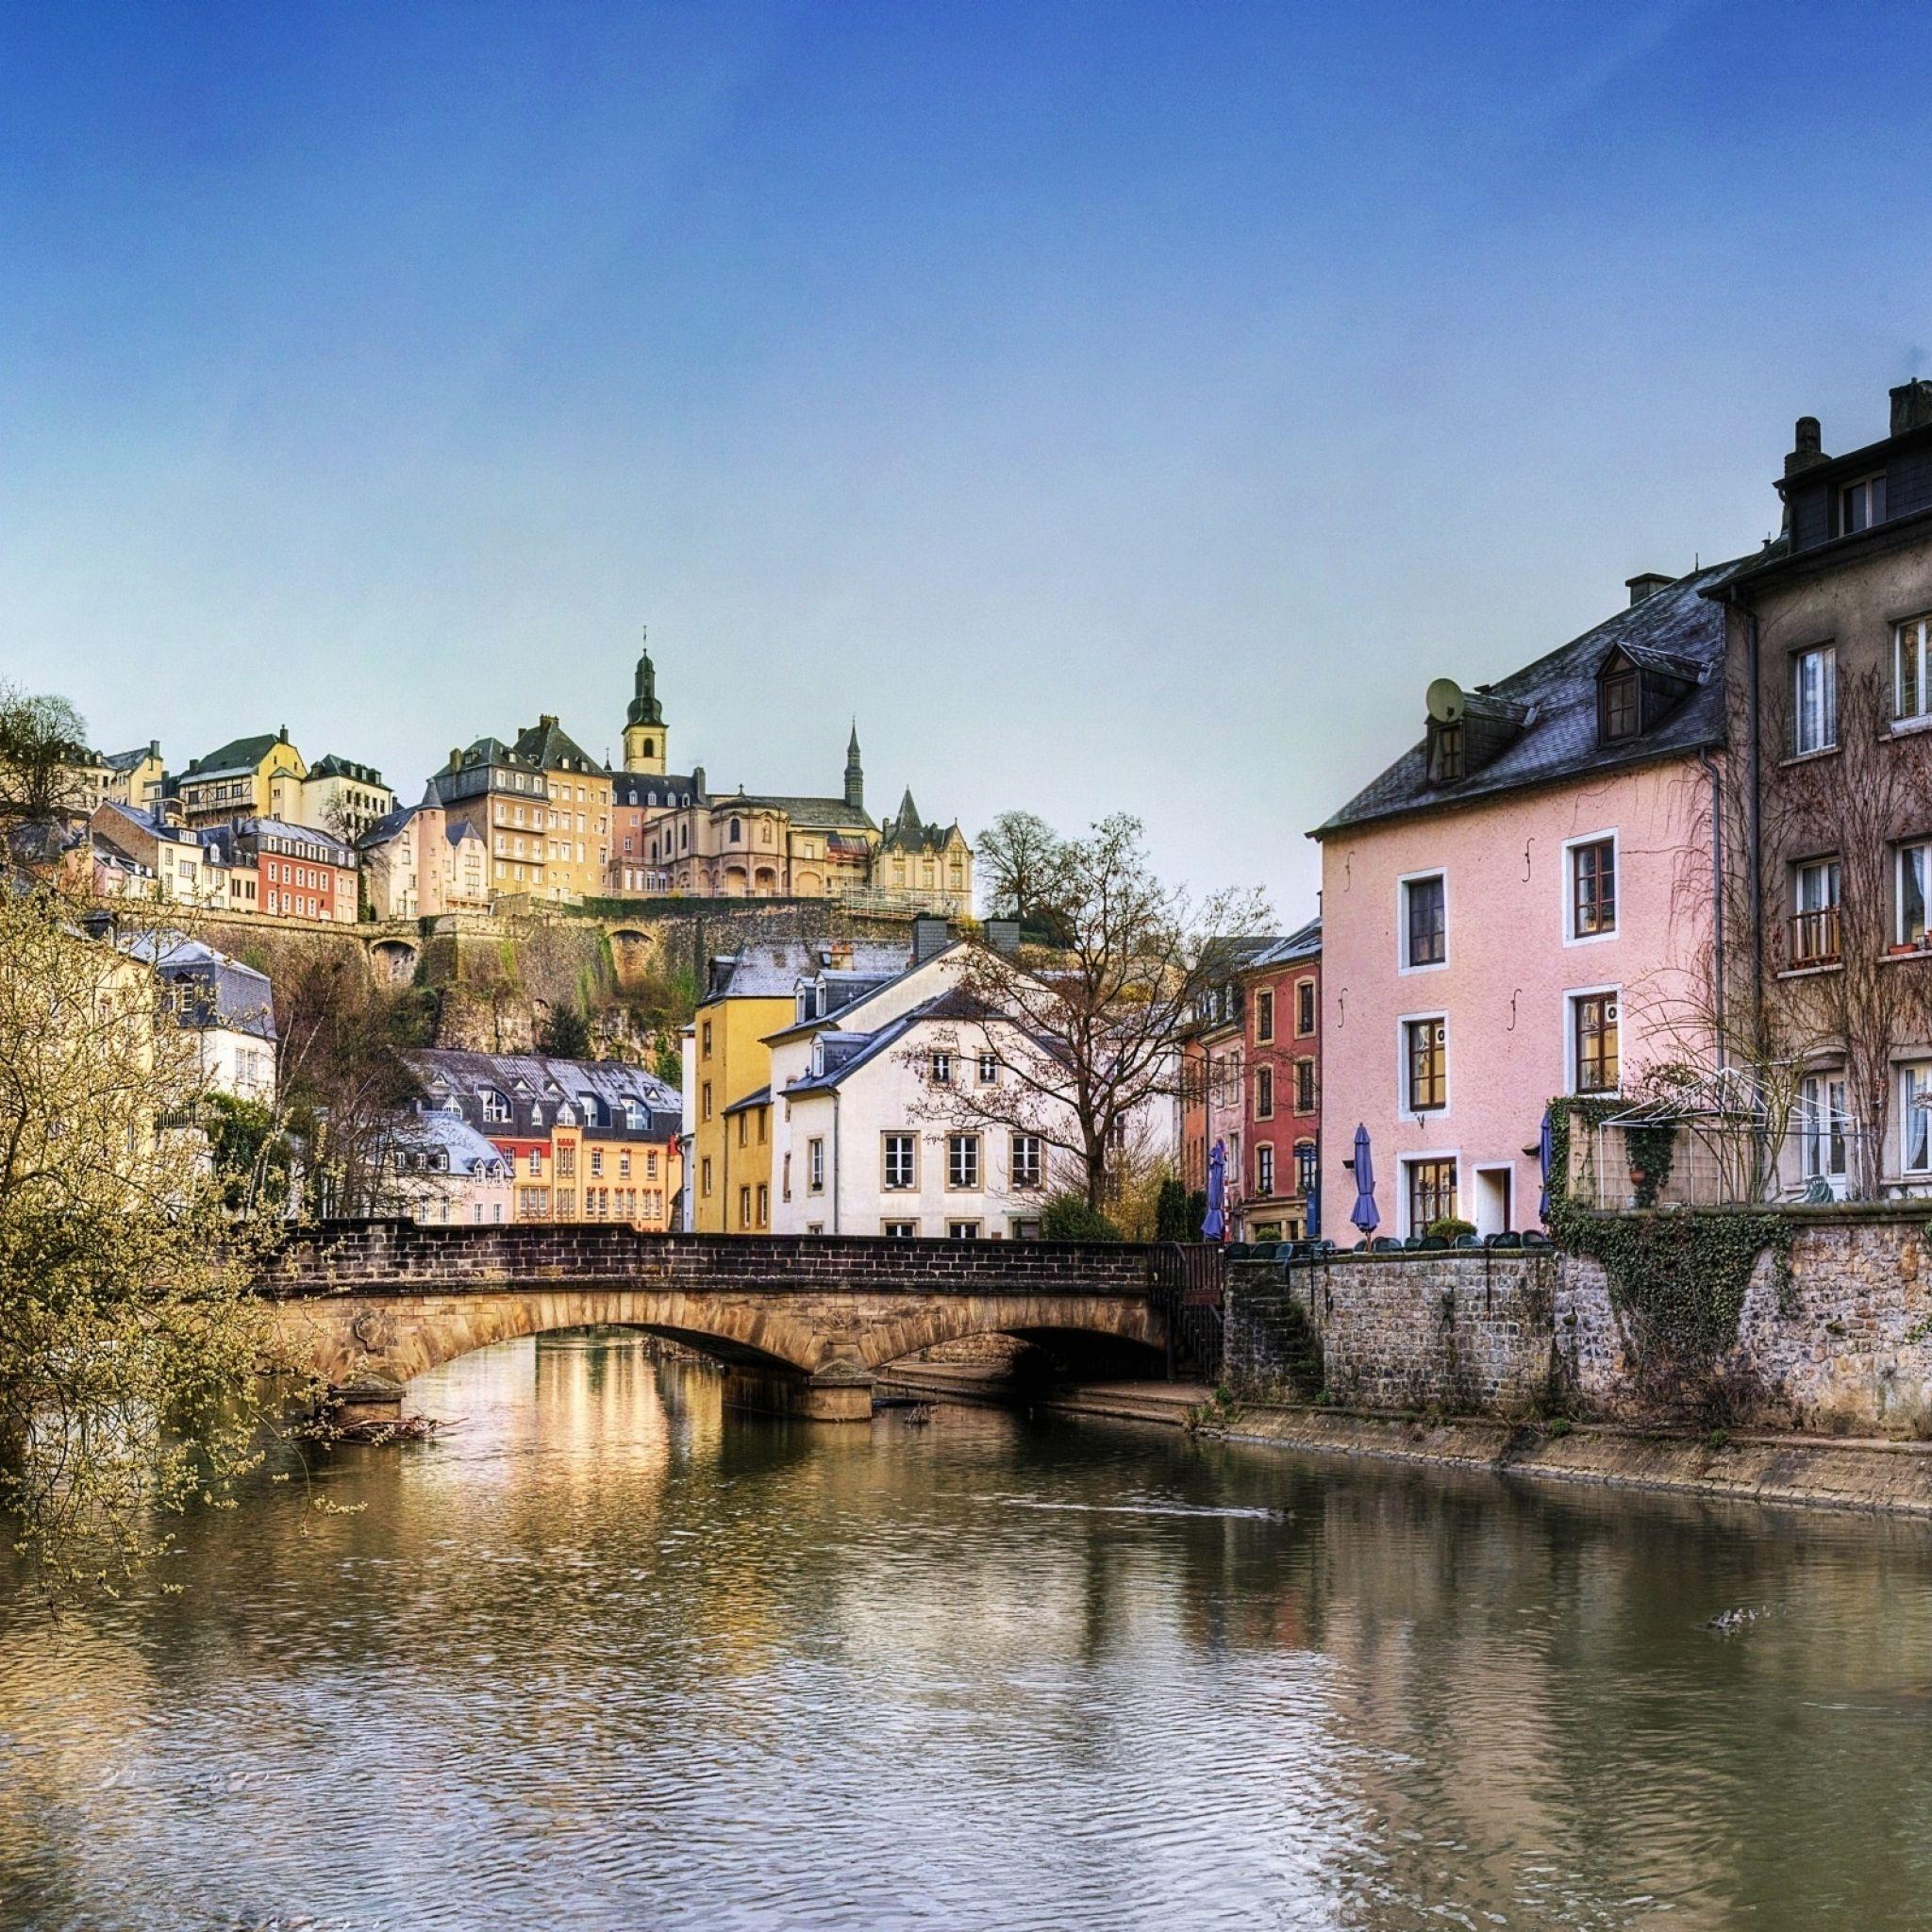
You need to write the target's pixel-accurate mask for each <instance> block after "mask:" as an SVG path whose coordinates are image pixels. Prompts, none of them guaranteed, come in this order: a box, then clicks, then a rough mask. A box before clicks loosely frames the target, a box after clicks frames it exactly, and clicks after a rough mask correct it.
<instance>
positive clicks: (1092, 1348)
mask: <svg viewBox="0 0 1932 1932" xmlns="http://www.w3.org/2000/svg"><path fill="white" fill-rule="evenodd" d="M922 1372H929V1377H923V1374H922ZM875 1373H876V1374H877V1377H878V1382H879V1386H880V1387H881V1388H882V1389H884V1390H885V1391H887V1392H888V1393H891V1390H892V1387H893V1384H894V1382H895V1380H896V1379H897V1378H898V1377H899V1376H901V1375H903V1376H904V1377H905V1378H906V1379H907V1381H908V1382H910V1383H917V1382H919V1381H920V1380H922V1379H936V1380H937V1381H938V1382H941V1383H950V1382H957V1383H958V1384H959V1385H960V1386H961V1388H962V1389H964V1390H970V1389H971V1387H972V1386H973V1385H974V1383H983V1384H987V1385H990V1386H991V1387H995V1388H998V1389H1000V1390H1001V1391H1011V1390H1021V1391H1044V1390H1048V1389H1056V1388H1065V1387H1067V1386H1069V1385H1073V1384H1081V1383H1094V1382H1146V1381H1158V1380H1161V1379H1164V1378H1165V1376H1166V1374H1167V1350H1166V1347H1165V1345H1164V1344H1161V1343H1156V1342H1154V1341H1145V1340H1141V1339H1140V1338H1138V1337H1134V1336H1127V1335H1120V1334H1114V1333H1110V1332H1103V1331H1101V1330H1098V1329H1091V1328H1075V1327H1064V1328H1056V1327H1025V1328H1019V1327H1013V1328H997V1329H984V1330H979V1331H976V1332H974V1333H969V1334H964V1335H958V1334H956V1335H951V1336H948V1337H946V1338H945V1339H944V1340H942V1341H931V1342H927V1343H926V1344H925V1345H924V1346H922V1347H918V1348H914V1349H911V1350H908V1351H907V1352H906V1353H904V1354H899V1355H894V1356H892V1357H891V1358H890V1359H886V1360H882V1361H880V1362H878V1363H877V1364H876V1365H875Z"/></svg>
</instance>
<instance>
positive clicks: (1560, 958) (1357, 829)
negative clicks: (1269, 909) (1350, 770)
mask: <svg viewBox="0 0 1932 1932" xmlns="http://www.w3.org/2000/svg"><path fill="white" fill-rule="evenodd" d="M1728 568H1729V567H1728V566H1725V567H1721V568H1719V569H1715V570H1707V571H1704V572H1701V573H1698V574H1696V575H1692V576H1690V577H1686V578H1682V579H1678V580H1676V581H1674V582H1673V581H1669V580H1667V579H1662V578H1657V577H1639V578H1634V579H1633V580H1632V582H1631V586H1630V589H1631V603H1630V605H1629V607H1628V608H1626V609H1624V610H1623V611H1620V612H1619V613H1618V614H1617V616H1616V617H1614V618H1612V619H1610V620H1609V621H1608V622H1607V623H1606V624H1603V625H1598V626H1597V627H1596V628H1595V629H1594V630H1591V631H1590V632H1587V633H1586V634H1585V635H1584V636H1583V637H1581V638H1578V639H1576V640H1574V641H1573V642H1571V643H1569V644H1567V645H1564V646H1563V647H1562V648H1561V649H1559V650H1557V651H1556V652H1553V653H1552V654H1550V656H1548V657H1546V658H1541V659H1540V660H1539V661H1538V662H1537V663H1535V664H1533V665H1530V666H1529V667H1527V668H1526V669H1525V670H1524V671H1521V672H1519V673H1517V674H1515V675H1513V676H1511V677H1509V678H1507V679H1504V680H1502V681H1501V682H1499V683H1497V684H1495V685H1493V686H1485V687H1481V688H1479V689H1478V690H1476V691H1472V692H1468V693H1464V692H1462V691H1459V690H1458V689H1457V687H1456V686H1454V685H1453V684H1450V683H1449V682H1448V681H1447V680H1446V679H1445V680H1439V681H1438V683H1437V684H1435V685H1432V686H1431V687H1430V690H1429V704H1428V717H1427V722H1426V735H1425V737H1424V741H1423V743H1422V744H1420V745H1418V746H1416V747H1415V748H1414V749H1413V750H1411V751H1410V752H1408V753H1407V754H1406V755H1405V756H1404V757H1403V758H1401V759H1399V760H1397V762H1396V763H1395V764H1394V765H1392V766H1391V767H1390V768H1389V770H1388V771H1386V772H1385V773H1383V774H1382V775H1381V776H1380V777H1379V778H1377V779H1376V780H1375V781H1374V784H1372V785H1370V786H1369V787H1368V788H1367V789H1366V790H1364V791H1362V792H1361V793H1359V794H1358V795H1357V797H1356V798H1355V799H1354V800H1352V801H1351V802H1350V804H1349V805H1348V806H1346V807H1344V808H1343V809H1342V810H1341V811H1340V812H1338V813H1337V814H1336V815H1335V816H1334V817H1333V818H1332V819H1330V820H1329V821H1328V822H1327V824H1324V825H1323V826H1322V827H1320V828H1319V830H1317V831H1316V833H1315V834H1314V837H1315V838H1316V839H1318V840H1319V841H1321V844H1322V881H1323V918H1324V942H1323V974H1322V978H1323V987H1322V995H1323V1016H1322V1054H1323V1066H1324V1086H1325V1100H1324V1124H1325V1128H1326V1131H1325V1133H1324V1137H1323V1143H1322V1159H1323V1167H1324V1174H1323V1185H1324V1195H1325V1198H1326V1200H1327V1201H1328V1202H1329V1203H1330V1204H1331V1207H1330V1211H1329V1214H1328V1216H1327V1221H1328V1225H1327V1227H1326V1229H1325V1232H1327V1233H1328V1234H1329V1235H1331V1236H1333V1237H1347V1236H1349V1235H1350V1234H1351V1230H1350V1229H1349V1227H1348V1225H1347V1220H1346V1217H1347V1214H1348V1209H1349V1207H1350V1205H1351V1204H1352V1203H1353V1201H1354V1199H1355V1180H1354V1175H1353V1174H1352V1173H1351V1172H1349V1171H1348V1170H1347V1169H1346V1168H1345V1167H1344V1166H1343V1163H1344V1162H1345V1161H1347V1160H1348V1158H1349V1157H1350V1156H1351V1154H1352V1151H1353V1148H1352V1143H1353V1139H1354V1134H1355V1129H1356V1127H1357V1124H1360V1125H1363V1126H1366V1127H1367V1128H1368V1130H1369V1136H1370V1145H1371V1154H1372V1160H1373V1166H1374V1182H1375V1189H1374V1192H1375V1202H1376V1206H1377V1208H1378V1210H1379V1212H1380V1216H1381V1221H1380V1225H1379V1226H1378V1228H1377V1229H1376V1232H1377V1233H1378V1234H1380V1235H1393V1236H1395V1237H1397V1238H1406V1237H1408V1236H1411V1235H1420V1234H1422V1233H1423V1232H1424V1230H1425V1229H1426V1228H1427V1226H1428V1225H1429V1224H1430V1223H1431V1222H1432V1221H1435V1220H1438V1219H1441V1218H1443V1217H1451V1216H1453V1217H1456V1218H1458V1219H1462V1220H1466V1221H1469V1222H1472V1223H1474V1225H1475V1227H1476V1230H1477V1232H1478V1233H1481V1234H1491V1233H1499V1232H1502V1231H1505V1230H1507V1229H1520V1228H1524V1227H1535V1226H1537V1225H1539V1224H1540V1207H1539V1203H1540V1196H1541V1165H1540V1161H1539V1159H1538V1153H1537V1146H1538V1137H1539V1133H1540V1129H1541V1121H1542V1115H1543V1109H1544V1108H1545V1107H1546V1105H1547V1104H1548V1102H1549V1101H1550V1100H1551V1099H1552V1098H1553V1097H1554V1096H1557V1095H1559V1094H1587V1095H1591V1096H1595V1097H1610V1096H1615V1095H1618V1094H1622V1093H1627V1092H1628V1091H1630V1090H1631V1089H1632V1087H1633V1085H1634V1084H1635V1082H1636V1081H1637V1080H1638V1079H1639V1078H1640V1077H1641V1073H1642V1070H1643V1069H1644V1068H1645V1067H1646V1066H1648V1065H1651V1064H1653V1063H1655V1062H1657V1061H1659V1060H1685V1059H1692V1060H1697V1059H1701V1058H1704V1057H1705V1055H1706V1054H1707V1052H1708V1044H1707V1042H1708V1038H1709V1028H1708V1025H1707V1021H1706V1019H1705V1016H1706V1015H1707V1013H1708V1012H1709V1010H1710V981H1711V960H1712V957H1713V956H1712V951H1711V924H1712V918H1711V916H1712V910H1713V907H1714V905H1715V903H1716V899H1715V889H1714V878H1715V874H1714V871H1713V863H1714V858H1713V843H1712V824H1711V811H1712V802H1713V799H1714V798H1715V797H1717V796H1718V773H1719V770H1720V761H1721V759H1722V758H1723V756H1724V752H1723V744H1724V625H1723V621H1722V616H1721V614H1720V611H1719V609H1718V607H1717V606H1716V605H1715V604H1714V603H1713V602H1712V601H1711V600H1710V599H1709V598H1708V597H1707V595H1706V594H1705V593H1706V592H1707V591H1709V590H1710V589H1711V588H1713V586H1715V585H1716V584H1718V583H1720V582H1722V580H1723V579H1724V575H1726V572H1727V570H1728Z"/></svg>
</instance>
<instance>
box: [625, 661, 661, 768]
mask: <svg viewBox="0 0 1932 1932" xmlns="http://www.w3.org/2000/svg"><path fill="white" fill-rule="evenodd" d="M648 635H649V634H648V632H640V636H641V637H647V636H648ZM666 735H667V734H666V732H665V729H664V707H663V706H662V705H660V704H659V703H658V671H657V667H656V666H655V665H654V664H653V663H652V662H651V653H650V649H649V646H648V645H646V647H645V648H644V649H643V650H642V651H641V652H640V653H639V654H638V672H637V681H636V690H635V694H634V695H633V696H632V698H631V701H630V703H629V704H628V705H627V706H626V707H625V713H624V769H625V771H626V772H661V771H663V769H664V755H665V749H664V741H665V737H666Z"/></svg>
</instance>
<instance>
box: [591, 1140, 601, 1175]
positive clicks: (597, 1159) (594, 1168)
mask: <svg viewBox="0 0 1932 1932" xmlns="http://www.w3.org/2000/svg"><path fill="white" fill-rule="evenodd" d="M603 1172H604V1150H603V1148H601V1147H592V1148H591V1174H593V1175H594V1174H602V1173H603Z"/></svg>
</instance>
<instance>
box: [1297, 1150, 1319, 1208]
mask: <svg viewBox="0 0 1932 1932" xmlns="http://www.w3.org/2000/svg"><path fill="white" fill-rule="evenodd" d="M1294 1191H1295V1192H1296V1193H1298V1194H1300V1195H1301V1196H1302V1198H1303V1199H1304V1200H1306V1199H1307V1197H1308V1196H1309V1195H1310V1194H1312V1193H1313V1192H1314V1191H1315V1143H1314V1142H1313V1141H1297V1142H1296V1143H1295V1150H1294Z"/></svg>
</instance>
